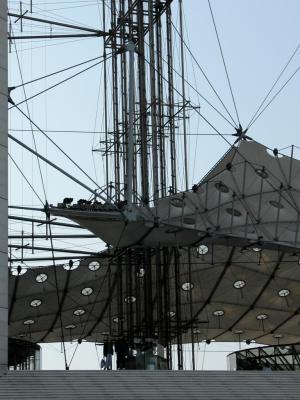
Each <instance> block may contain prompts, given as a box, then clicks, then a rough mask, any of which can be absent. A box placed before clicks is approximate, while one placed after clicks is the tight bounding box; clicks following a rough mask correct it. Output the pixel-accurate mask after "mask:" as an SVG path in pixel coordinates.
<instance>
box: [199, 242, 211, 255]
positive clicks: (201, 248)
mask: <svg viewBox="0 0 300 400" xmlns="http://www.w3.org/2000/svg"><path fill="white" fill-rule="evenodd" d="M197 253H198V254H200V255H204V254H207V253H208V247H207V246H206V244H200V246H198V247H197Z"/></svg>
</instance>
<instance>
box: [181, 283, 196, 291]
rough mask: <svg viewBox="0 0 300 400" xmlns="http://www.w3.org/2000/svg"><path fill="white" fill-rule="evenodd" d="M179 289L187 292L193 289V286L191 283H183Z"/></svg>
mask: <svg viewBox="0 0 300 400" xmlns="http://www.w3.org/2000/svg"><path fill="white" fill-rule="evenodd" d="M181 287H182V290H184V291H185V292H188V291H190V290H192V289H193V288H194V284H193V283H191V282H184V283H183V284H182V285H181Z"/></svg>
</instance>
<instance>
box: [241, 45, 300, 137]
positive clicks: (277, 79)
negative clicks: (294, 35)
mask: <svg viewBox="0 0 300 400" xmlns="http://www.w3.org/2000/svg"><path fill="white" fill-rule="evenodd" d="M299 48H300V43H299V44H298V46H297V47H296V48H295V50H294V51H293V53H292V55H291V56H290V58H289V59H288V61H287V63H286V64H285V66H284V67H283V69H282V70H281V71H280V73H279V75H278V77H277V78H276V80H275V81H274V83H273V85H272V86H271V88H270V89H269V90H268V92H267V94H266V95H265V97H264V98H263V99H262V101H261V103H260V104H259V106H258V108H257V110H256V111H255V113H254V114H253V116H252V118H251V119H250V122H249V124H248V125H247V129H248V128H249V127H250V126H251V125H252V121H254V119H255V117H256V116H257V114H258V113H259V112H260V110H261V109H262V107H263V105H264V104H265V102H266V101H267V99H268V97H269V96H270V94H271V93H272V91H273V89H274V88H275V86H276V85H277V83H278V82H279V80H280V79H281V77H282V75H283V74H284V73H285V71H286V70H287V68H288V66H289V65H290V63H291V62H292V60H293V59H294V57H295V55H296V54H297V53H298V50H299Z"/></svg>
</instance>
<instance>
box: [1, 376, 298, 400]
mask: <svg viewBox="0 0 300 400" xmlns="http://www.w3.org/2000/svg"><path fill="white" fill-rule="evenodd" d="M299 398H300V372H285V371H284V372H281V371H280V372H266V371H238V372H227V371H197V372H192V371H132V370H131V371H9V372H7V373H6V374H5V375H2V376H1V377H0V399H5V400H13V399H16V400H37V399H38V400H48V399H49V400H50V399H51V400H56V399H61V400H77V399H78V400H79V399H80V400H93V399H97V400H99V399H108V400H110V399H116V400H125V399H126V400H133V399H140V400H148V399H149V400H150V399H172V400H177V399H178V400H179V399H180V400H189V399H197V400H219V399H220V400H221V399H222V400H233V399H239V400H262V399H264V400H268V399H270V400H277V399H278V400H279V399H280V400H287V399H295V400H296V399H297V400H299Z"/></svg>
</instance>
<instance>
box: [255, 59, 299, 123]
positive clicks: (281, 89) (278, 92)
mask: <svg viewBox="0 0 300 400" xmlns="http://www.w3.org/2000/svg"><path fill="white" fill-rule="evenodd" d="M299 70H300V67H298V68H297V69H296V71H294V73H293V74H292V75H291V76H290V77H289V79H288V80H287V81H286V82H285V83H284V84H283V86H282V87H281V88H280V89H279V90H278V91H277V92H276V93H275V94H274V96H273V97H272V98H271V100H270V101H269V102H268V103H267V104H266V105H265V107H264V108H263V109H262V110H261V112H260V113H259V114H258V115H257V116H256V117H255V119H254V120H253V121H252V122H251V124H249V126H248V129H249V128H250V127H251V126H252V125H253V124H254V123H255V122H256V121H257V119H258V118H259V117H260V116H261V115H262V114H263V113H264V112H265V110H266V109H267V108H268V107H269V106H270V105H271V104H272V103H273V101H274V100H275V99H276V97H277V96H278V95H279V94H280V93H281V92H282V91H283V89H284V88H285V87H286V86H287V85H288V84H289V83H290V81H291V80H292V79H293V78H294V76H295V75H296V74H297V73H298V72H299Z"/></svg>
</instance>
